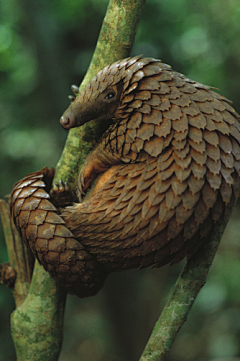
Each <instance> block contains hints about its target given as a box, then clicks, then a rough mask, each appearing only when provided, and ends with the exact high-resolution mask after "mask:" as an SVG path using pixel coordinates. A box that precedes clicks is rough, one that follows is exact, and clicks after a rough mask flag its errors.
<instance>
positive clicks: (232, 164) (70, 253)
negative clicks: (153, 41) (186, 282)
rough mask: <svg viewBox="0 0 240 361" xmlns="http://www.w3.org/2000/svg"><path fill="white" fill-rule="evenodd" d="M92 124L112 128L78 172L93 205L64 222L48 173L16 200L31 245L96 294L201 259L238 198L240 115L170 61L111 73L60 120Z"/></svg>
mask: <svg viewBox="0 0 240 361" xmlns="http://www.w3.org/2000/svg"><path fill="white" fill-rule="evenodd" d="M73 90H74V92H75V93H77V90H76V87H74V88H73ZM91 119H98V120H99V121H102V122H104V121H105V120H107V119H112V120H113V124H112V125H111V126H110V127H109V128H108V130H107V131H106V132H105V133H104V134H103V136H102V139H101V140H100V142H99V144H98V145H97V147H96V148H95V149H94V150H93V151H92V152H91V153H90V154H89V156H88V157H87V159H86V160H85V163H84V166H83V167H82V169H81V170H80V172H79V177H78V191H79V193H80V194H83V193H84V192H85V191H86V190H87V189H88V188H89V186H90V184H91V183H92V181H93V180H94V179H95V178H97V181H96V184H95V187H94V188H93V190H92V191H91V194H90V195H89V197H88V198H87V199H86V200H85V201H84V202H80V203H78V204H76V203H74V204H73V205H72V206H70V207H65V208H64V210H62V213H61V215H58V214H57V210H56V208H55V207H54V206H53V205H52V203H51V202H50V200H49V199H48V198H49V194H48V192H49V190H50V186H49V184H50V183H51V180H52V178H53V171H52V170H49V169H46V168H44V169H43V170H42V171H40V172H36V173H33V174H31V175H28V176H26V177H25V178H24V179H23V180H22V181H20V182H18V183H17V184H16V185H15V186H14V188H13V192H12V198H11V209H12V214H13V218H14V219H15V223H16V225H17V227H18V230H19V231H20V233H21V235H22V237H23V239H24V240H25V242H26V243H27V244H28V245H29V246H30V248H31V250H32V251H33V253H34V254H35V255H36V257H37V258H38V259H39V261H40V263H42V264H43V266H44V267H45V268H46V269H47V270H48V271H49V272H50V274H51V275H52V276H54V277H55V278H56V279H57V280H58V281H59V282H60V283H61V284H63V285H64V286H65V287H67V289H68V291H69V292H72V293H75V294H77V295H78V296H80V297H84V296H89V295H93V294H95V293H97V292H98V291H99V289H101V287H102V285H103V282H104V279H105V277H106V276H107V274H108V273H109V272H112V271H117V270H123V269H127V268H133V267H140V268H142V267H147V266H150V265H154V266H156V267H160V266H162V265H164V264H166V263H169V262H172V263H177V262H179V261H180V260H182V259H183V258H184V257H188V258H189V257H191V256H192V255H193V254H194V253H195V252H196V251H197V249H198V248H199V247H200V246H201V245H202V244H203V243H204V242H205V241H206V240H207V239H208V237H209V235H210V234H211V232H212V231H213V229H214V227H215V229H216V226H219V225H220V224H221V221H222V218H223V215H224V213H225V211H226V208H227V207H228V206H231V205H232V204H233V201H234V198H235V196H238V194H239V174H240V146H239V144H240V124H239V116H238V114H237V113H236V111H235V110H234V109H233V107H232V106H231V102H230V101H229V100H227V99H226V98H225V97H223V96H222V95H219V94H218V93H216V92H214V91H213V90H212V88H210V87H208V86H205V85H203V84H200V83H198V82H195V81H192V80H190V79H187V78H186V77H185V76H184V75H182V74H180V73H177V72H175V71H173V70H172V69H171V67H170V66H169V65H166V64H164V63H162V62H161V61H159V60H156V59H152V58H142V57H139V56H138V57H134V58H127V59H124V60H121V61H118V62H116V63H114V64H112V65H109V66H107V67H105V68H104V69H103V70H101V71H100V72H99V73H98V74H97V75H95V77H94V78H93V79H92V81H91V82H90V83H89V84H88V85H87V87H86V88H85V89H84V90H83V91H82V92H81V93H79V94H76V99H75V98H73V102H72V103H71V104H70V106H69V107H68V109H67V110H66V111H65V113H64V114H63V116H62V117H61V120H60V121H61V124H62V126H63V127H64V128H66V129H69V128H73V127H76V126H81V125H83V124H84V123H86V122H88V121H90V120H91ZM45 183H47V186H46V187H45Z"/></svg>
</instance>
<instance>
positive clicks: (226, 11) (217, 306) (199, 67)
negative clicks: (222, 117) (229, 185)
mask: <svg viewBox="0 0 240 361" xmlns="http://www.w3.org/2000/svg"><path fill="white" fill-rule="evenodd" d="M107 4H108V1H107V0H52V1H47V0H22V1H20V2H19V1H17V0H0V154H1V156H0V167H1V175H0V179H1V182H0V183H1V197H3V196H5V195H6V194H9V193H10V192H11V188H12V185H13V184H14V183H15V182H16V181H17V180H18V179H20V178H22V177H23V176H24V175H25V174H27V173H30V172H33V171H35V170H38V169H40V168H42V167H43V166H55V165H56V163H57V161H58V159H59V156H60V154H61V150H62V148H63V146H64V142H65V139H66V135H67V134H66V133H65V132H64V130H63V129H61V127H60V125H59V122H58V119H59V117H60V116H61V113H62V112H63V111H64V109H65V108H66V107H67V105H68V103H69V101H68V99H67V95H68V94H69V89H70V85H71V84H72V83H77V84H78V85H79V84H80V82H81V80H82V78H83V76H84V73H85V71H86V69H87V67H88V64H89V62H90V59H91V56H92V54H93V51H94V47H95V44H96V41H97V38H98V33H99V30H100V28H101V22H102V20H103V17H104V14H105V11H106V8H107ZM239 18H240V2H239V1H238V0H229V1H223V0H202V1H198V0H161V1H159V0H147V1H146V4H145V7H144V10H143V16H142V19H141V23H140V25H139V29H138V33H137V37H136V42H135V45H134V48H133V51H132V55H137V54H144V55H146V56H153V57H156V58H160V59H162V60H163V61H164V62H166V63H169V64H171V65H172V67H173V68H174V69H175V70H177V71H180V72H182V73H184V74H185V75H186V76H188V77H189V78H192V79H195V80H198V81H200V82H203V83H206V84H208V85H211V86H214V87H217V88H219V89H221V93H222V94H223V95H225V96H227V97H228V98H230V99H231V100H233V101H234V106H235V108H236V109H237V110H238V112H240V107H239V99H238V98H239V93H240V81H239V80H240V61H239V59H240V22H239ZM238 214H239V207H236V208H235V212H234V214H233V216H232V219H231V221H230V222H229V225H228V228H227V230H226V232H225V235H224V239H223V241H222V243H221V246H220V249H219V252H218V254H217V256H216V258H215V261H214V264H213V266H212V268H211V271H210V275H209V280H208V282H207V284H206V286H205V287H204V288H203V289H202V291H201V292H200V294H199V296H198V298H197V300H196V302H195V305H194V307H193V310H192V312H191V314H190V316H189V318H188V322H187V323H186V324H185V325H184V327H183V328H182V330H181V332H180V334H179V335H178V338H177V340H176V342H175V344H174V347H173V349H172V351H171V353H170V357H169V360H170V361H202V360H211V359H220V358H221V359H222V358H227V357H228V358H229V357H240V342H239V341H240V282H239V276H240V243H239V236H240V230H239V228H240V223H239V217H238ZM0 237H1V238H0V262H5V261H7V253H6V249H5V245H4V237H3V234H2V232H1V233H0ZM182 265H183V263H182V264H181V265H177V266H174V267H169V266H166V267H164V268H163V269H160V270H143V271H137V270H132V271H127V272H122V273H117V274H113V275H111V276H110V277H109V279H108V280H107V282H106V286H105V288H104V289H103V290H102V291H101V292H100V293H99V295H97V296H96V297H92V298H88V299H84V300H80V299H78V298H77V297H74V296H69V297H68V302H67V309H66V321H65V338H64V344H63V351H62V354H61V357H60V361H65V360H68V361H70V360H80V359H81V360H82V361H101V360H105V361H134V360H138V358H139V356H140V354H141V351H142V349H143V347H144V344H145V343H146V341H147V339H148V337H149V335H150V333H151V329H152V327H153V325H154V323H155V321H156V319H157V317H158V315H159V312H160V310H161V309H162V307H163V306H164V304H165V301H166V298H167V296H168V294H169V292H170V290H171V288H172V287H173V285H174V282H175V280H176V277H177V275H178V274H179V272H180V269H181V267H182ZM0 309H1V312H0V340H1V342H0V361H11V360H15V353H14V348H13V343H12V341H11V337H10V329H9V319H10V313H11V312H12V310H13V309H14V302H13V298H12V294H11V291H9V290H7V289H6V287H5V286H3V285H0Z"/></svg>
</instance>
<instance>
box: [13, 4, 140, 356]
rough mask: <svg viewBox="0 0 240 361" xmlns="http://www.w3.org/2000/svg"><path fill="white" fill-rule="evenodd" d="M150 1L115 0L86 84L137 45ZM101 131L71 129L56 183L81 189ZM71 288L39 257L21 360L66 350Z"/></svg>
mask: <svg viewBox="0 0 240 361" xmlns="http://www.w3.org/2000/svg"><path fill="white" fill-rule="evenodd" d="M144 2H145V0H121V1H120V0H110V2H109V6H108V9H107V12H106V16H105V18H104V21H103V25H102V29H101V32H100V35H99V40H98V43H97V47H96V50H95V53H94V56H93V59H92V62H91V64H90V67H89V69H88V72H87V74H86V76H85V78H84V81H83V83H82V85H81V88H80V89H83V88H84V87H85V86H86V84H87V83H88V81H89V80H90V79H91V78H92V77H93V76H94V75H95V73H96V72H97V71H98V70H100V69H101V68H102V67H104V66H106V65H108V64H109V63H112V62H114V61H117V60H119V59H121V58H124V57H127V56H128V55H129V53H130V50H131V48H132V45H133V41H134V37H135V34H136V30H137V26H138V23H139V20H140V16H141V10H142V7H143V4H144ZM98 136H100V131H99V128H98V126H97V124H96V123H95V122H91V124H86V125H85V126H84V127H82V128H79V129H77V128H75V129H73V130H71V131H70V132H69V135H68V138H67V141H66V144H65V147H64V150H63V153H62V156H61V158H60V160H59V162H58V164H57V168H56V175H55V179H54V182H57V181H58V180H59V179H61V180H62V181H67V182H68V184H69V185H70V187H72V188H75V183H76V178H77V174H78V171H79V169H80V167H81V165H82V164H83V161H84V159H85V157H86V155H87V153H88V152H89V149H90V147H91V143H92V141H93V140H94V138H95V137H98ZM65 299H66V293H65V292H64V291H63V290H62V288H61V287H60V286H59V285H58V284H57V283H56V282H55V281H54V280H53V279H52V278H51V277H50V276H49V274H48V273H47V272H45V271H44V269H43V267H41V266H40V265H39V264H38V262H36V265H35V270H34V273H33V277H32V282H31V286H30V289H29V293H28V296H27V298H26V300H25V301H24V303H23V304H22V305H21V307H19V308H18V309H16V310H15V311H14V312H13V314H12V319H11V326H12V336H13V339H14V343H15V348H16V352H17V357H18V361H28V360H33V359H34V360H35V361H38V360H39V361H40V360H44V361H48V360H49V361H50V360H51V361H55V360H57V359H58V355H59V353H60V349H61V342H62V328H63V313H64V305H65Z"/></svg>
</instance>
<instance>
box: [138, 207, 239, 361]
mask: <svg viewBox="0 0 240 361" xmlns="http://www.w3.org/2000/svg"><path fill="white" fill-rule="evenodd" d="M231 211H232V205H229V207H228V208H227V209H226V215H225V218H224V220H223V223H222V225H221V226H220V228H218V227H215V229H214V231H213V234H212V236H211V238H210V239H209V242H207V243H205V244H204V245H203V247H201V248H200V249H199V251H198V252H197V253H196V254H195V255H194V256H193V257H191V258H190V259H189V260H188V262H187V264H186V266H185V267H184V269H183V271H182V273H181V275H180V276H179V278H178V280H177V282H176V284H175V287H174V289H173V292H172V294H171V296H170V297H169V299H168V301H167V304H166V305H165V307H164V309H163V311H162V313H161V315H160V317H159V319H158V321H157V322H156V325H155V327H154V329H153V332H152V334H151V336H150V339H149V341H148V343H147V345H146V347H145V349H144V351H143V354H142V356H141V358H140V360H139V361H164V360H166V359H167V356H168V354H169V351H170V349H171V347H172V344H173V342H174V340H175V338H176V337H177V334H178V332H179V331H180V329H181V327H182V325H183V324H184V322H185V321H186V320H187V316H188V313H189V312H190V310H191V307H192V305H193V303H194V301H195V299H196V297H197V295H198V293H199V291H200V289H201V288H202V287H203V286H204V284H205V283H206V280H207V275H208V271H209V269H210V267H211V265H212V262H213V259H214V256H215V254H216V252H217V249H218V246H219V243H220V240H221V238H222V235H223V232H224V230H225V228H226V225H227V223H228V220H229V218H230V215H231Z"/></svg>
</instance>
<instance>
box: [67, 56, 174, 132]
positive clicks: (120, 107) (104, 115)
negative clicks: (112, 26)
mask: <svg viewBox="0 0 240 361" xmlns="http://www.w3.org/2000/svg"><path fill="white" fill-rule="evenodd" d="M156 62H160V61H159V60H156V59H153V58H142V57H141V56H136V57H134V58H126V59H123V60H120V61H117V62H115V63H113V64H112V65H108V66H106V67H105V68H103V69H102V70H100V71H99V72H98V73H97V74H96V75H95V76H94V77H93V79H92V80H91V81H90V82H89V83H88V84H87V86H86V88H85V89H84V90H83V91H82V92H81V93H79V94H78V95H77V97H76V99H75V100H74V101H73V102H72V103H71V104H70V106H69V107H68V108H67V110H66V111H65V112H64V113H63V115H62V117H61V119H60V123H61V125H62V126H63V128H65V129H70V128H74V127H79V126H81V125H83V124H85V123H87V122H89V121H90V120H92V119H98V120H101V119H113V120H116V119H119V118H120V119H121V118H122V117H124V115H123V113H124V109H125V108H126V107H127V103H128V100H127V99H129V98H131V96H132V95H131V93H132V92H133V91H134V90H135V89H136V88H137V87H138V82H139V81H140V80H141V79H142V78H144V77H145V76H146V74H145V73H144V72H143V71H142V70H141V69H142V68H143V67H144V66H146V65H147V64H150V63H156ZM164 65H165V64H164ZM165 66H166V65H165ZM169 68H170V67H169ZM128 112H129V110H128ZM125 116H126V114H125Z"/></svg>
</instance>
